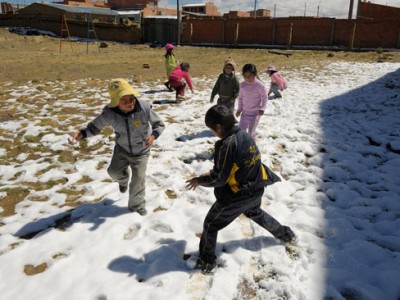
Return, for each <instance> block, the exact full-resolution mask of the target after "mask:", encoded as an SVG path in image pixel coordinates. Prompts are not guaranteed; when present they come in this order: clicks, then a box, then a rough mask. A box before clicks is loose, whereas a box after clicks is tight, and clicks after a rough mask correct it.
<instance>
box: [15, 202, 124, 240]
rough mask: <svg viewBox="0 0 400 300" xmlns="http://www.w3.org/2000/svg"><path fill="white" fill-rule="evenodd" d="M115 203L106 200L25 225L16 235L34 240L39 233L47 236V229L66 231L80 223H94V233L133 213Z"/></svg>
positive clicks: (92, 228) (83, 205)
mask: <svg viewBox="0 0 400 300" xmlns="http://www.w3.org/2000/svg"><path fill="white" fill-rule="evenodd" d="M114 202H115V201H114V200H111V199H107V198H105V199H104V200H102V201H100V202H97V203H88V204H82V205H79V206H78V207H76V208H74V209H71V210H69V211H66V212H62V213H58V214H56V215H53V216H50V217H47V218H43V219H39V220H37V221H33V222H30V223H28V224H25V225H24V226H23V227H21V228H20V229H19V230H18V231H17V232H16V233H15V234H14V235H15V236H17V237H19V238H22V239H32V238H33V237H35V236H36V235H37V234H39V233H42V234H45V233H46V232H48V231H46V230H47V229H51V228H57V229H65V228H68V227H70V226H72V225H73V224H75V223H78V222H81V223H93V226H92V227H91V228H90V229H89V230H91V231H94V230H96V229H98V228H99V227H100V225H102V224H103V223H104V222H105V221H106V219H107V218H115V217H118V216H120V215H124V214H128V213H131V212H130V211H129V210H128V208H127V207H119V206H116V205H114Z"/></svg>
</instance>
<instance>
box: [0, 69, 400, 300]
mask: <svg viewBox="0 0 400 300" xmlns="http://www.w3.org/2000/svg"><path fill="white" fill-rule="evenodd" d="M284 75H285V76H286V77H287V79H288V81H289V88H288V89H287V90H286V91H284V95H283V99H280V100H270V101H269V102H268V105H267V109H266V114H265V116H263V118H262V119H261V121H260V125H259V128H258V137H257V144H258V147H259V148H260V151H261V153H262V156H263V161H264V162H265V163H266V164H267V165H268V166H270V167H273V168H274V170H278V171H277V173H278V174H279V175H280V176H281V177H282V178H283V180H282V182H280V183H277V184H275V185H273V186H270V187H268V188H267V189H266V191H265V193H264V196H263V205H262V206H263V208H264V209H265V210H266V211H267V212H268V213H270V214H271V215H273V216H274V217H276V218H277V219H278V220H279V221H280V222H281V223H283V224H285V225H288V226H291V228H292V229H293V230H294V232H295V233H296V235H297V236H298V242H297V243H298V244H297V246H296V247H294V248H293V249H291V248H287V247H285V245H284V244H282V243H281V242H280V241H277V240H276V239H275V238H273V237H272V236H271V235H270V234H269V233H268V232H266V231H265V230H264V229H262V228H261V227H259V226H258V225H257V224H255V223H252V222H250V221H249V220H248V219H246V218H245V217H244V216H241V217H240V218H238V219H237V220H235V221H234V222H233V223H232V224H230V225H229V226H228V227H227V228H225V229H223V230H222V231H220V233H219V235H218V246H217V255H218V257H219V259H221V260H223V261H224V262H225V263H224V264H225V266H224V267H221V268H219V269H218V270H217V271H216V273H215V274H214V275H212V276H208V277H207V276H204V275H201V274H198V273H196V272H194V271H192V270H189V269H187V267H186V264H185V261H184V260H183V255H184V254H185V253H186V254H187V253H195V252H196V251H197V248H198V243H199V238H198V237H197V236H196V235H198V234H199V233H201V231H202V222H203V219H204V217H205V215H206V213H207V211H208V209H209V208H210V206H211V205H212V203H213V202H214V196H213V190H212V189H208V188H204V187H199V188H198V189H197V190H195V191H188V190H187V189H186V188H185V181H186V180H187V179H189V178H191V177H192V176H195V175H197V174H201V173H204V172H207V171H208V170H209V169H210V168H212V165H213V164H212V162H211V161H207V160H206V161H197V160H196V159H194V158H195V157H196V155H201V154H204V153H208V152H209V151H210V149H212V148H213V144H214V143H215V142H216V140H217V138H215V137H212V136H211V135H210V132H209V131H207V128H206V127H205V125H204V114H205V112H206V111H207V109H208V108H209V107H210V103H209V102H208V99H209V94H210V91H211V88H212V86H213V83H214V80H215V79H216V77H217V74H216V76H215V78H194V79H193V81H194V84H195V85H196V84H198V86H202V87H204V88H203V89H201V90H196V92H195V94H194V95H192V98H191V99H190V100H187V101H186V102H184V103H182V104H179V105H170V106H168V105H155V104H154V105H153V108H154V109H155V110H156V111H157V113H158V114H159V115H160V116H161V118H162V119H163V120H164V121H165V123H166V130H165V132H164V133H163V135H161V136H160V138H159V139H158V140H157V141H156V144H155V146H154V148H153V150H152V154H151V157H150V159H149V163H148V169H147V184H146V198H147V209H148V211H149V213H148V215H146V216H140V215H138V214H136V213H130V212H129V211H128V209H127V201H128V199H127V194H120V193H119V191H118V185H117V184H116V183H114V182H111V181H110V180H109V177H108V174H107V166H108V163H109V162H110V159H111V153H112V149H113V142H110V140H109V138H108V137H105V136H103V135H100V136H97V137H94V138H93V139H92V140H89V143H90V144H89V145H97V144H99V143H100V144H101V147H100V149H98V150H96V151H94V152H93V153H90V155H86V154H84V153H81V152H80V151H81V149H80V147H79V144H76V145H74V146H69V145H68V144H67V139H68V136H69V134H71V133H72V132H73V130H74V128H69V127H70V126H64V127H65V128H69V130H70V131H68V132H67V131H63V130H61V129H60V128H61V125H63V124H64V125H65V124H68V123H63V122H68V120H65V121H60V128H50V129H49V128H44V127H43V128H41V126H39V125H38V124H40V123H39V122H35V123H34V124H29V126H27V124H26V122H27V120H26V119H21V120H18V119H17V120H10V121H4V122H2V123H1V124H0V129H1V130H2V132H7V135H6V136H7V139H6V140H7V141H8V140H9V139H10V137H12V136H16V135H17V134H18V132H19V131H20V130H21V128H24V130H26V132H25V136H26V135H33V136H36V135H38V134H41V139H40V142H39V145H42V146H43V147H45V148H46V149H51V150H52V151H55V153H59V152H61V151H73V152H74V153H81V154H80V156H79V158H80V159H79V160H78V161H77V162H75V163H71V162H61V161H60V160H58V155H55V156H54V157H52V156H51V154H49V153H42V155H43V157H41V158H39V159H36V158H35V159H31V158H29V155H27V154H25V153H19V154H18V156H17V157H16V158H15V160H11V161H10V162H9V163H8V164H7V165H2V166H1V168H0V183H1V186H4V187H6V188H8V189H9V188H15V187H24V184H25V183H27V182H37V183H40V182H42V183H44V182H47V181H49V180H54V181H57V180H59V179H65V180H64V181H65V183H63V182H59V183H57V184H56V185H54V186H51V187H49V188H47V189H43V190H37V191H36V190H33V189H32V190H31V191H30V195H29V196H27V197H26V198H25V199H23V201H21V202H19V203H18V204H17V205H16V212H15V214H13V215H11V216H8V217H4V218H3V219H2V220H1V223H2V226H0V265H1V269H0V276H1V280H0V289H1V291H2V292H1V298H2V299H85V300H86V299H133V298H135V299H200V298H201V299H250V298H251V297H254V299H307V300H308V299H311V300H314V299H315V300H317V299H388V300H398V299H399V297H400V284H399V279H398V278H400V231H399V229H398V228H399V227H400V201H399V200H400V177H399V175H398V174H399V170H400V154H399V153H398V152H399V148H400V118H399V115H400V104H399V100H400V98H399V97H400V64H398V63H397V64H396V63H346V62H336V63H331V64H327V65H324V66H317V65H314V64H313V63H312V62H310V67H309V68H307V69H299V70H293V71H285V72H284ZM264 76H265V75H262V77H263V78H262V79H263V80H264V82H267V81H268V78H266V77H264ZM75 84H76V85H77V86H83V88H82V89H84V84H85V81H77V82H75ZM51 85H55V86H53V87H52V89H51V91H50V92H49V94H47V93H44V92H43V91H42V92H40V93H41V94H42V95H46V96H44V97H48V99H51V98H53V99H54V98H56V97H57V96H56V95H57V94H54V95H52V94H51V93H52V92H53V93H60V91H62V90H63V89H62V83H58V82H56V83H51ZM57 85H59V86H57ZM2 86H3V91H4V92H3V93H6V91H10V87H9V84H8V83H3V84H2ZM98 86H99V88H98V89H97V90H96V89H93V88H88V87H86V90H87V92H88V93H89V91H90V93H93V94H95V93H97V94H98V98H99V99H101V101H103V103H102V104H101V105H99V106H98V107H88V106H86V105H79V103H80V100H79V99H78V98H77V96H76V95H73V94H68V93H66V95H63V99H66V100H63V101H60V102H58V103H57V105H56V109H57V110H58V109H61V108H63V107H64V108H65V107H79V110H80V111H81V115H74V116H73V117H74V118H77V119H79V118H80V119H79V120H80V122H81V125H82V126H83V125H85V124H86V123H87V122H89V121H90V117H88V115H93V112H94V111H95V112H96V113H98V112H99V111H100V110H101V106H102V105H105V104H106V103H108V100H107V95H106V89H105V88H106V83H104V82H100V81H99V82H98ZM82 89H81V90H80V93H83V92H84V91H82ZM139 89H140V91H141V94H142V96H141V98H142V99H144V100H147V101H150V102H152V101H154V100H161V99H173V97H174V96H173V93H168V92H166V91H165V92H157V93H153V92H152V90H156V91H158V90H162V89H163V86H162V83H161V82H160V83H158V84H156V85H154V84H150V83H144V84H142V85H141V86H139ZM56 91H58V92H56ZM37 93H39V91H38V90H37V89H36V87H35V84H34V83H30V84H28V85H24V86H20V87H16V88H14V89H13V90H12V91H10V92H9V96H10V97H9V99H8V100H6V101H8V102H7V103H8V105H12V103H13V102H14V101H15V99H18V98H19V97H20V96H21V95H25V96H27V97H35V95H36V94H37ZM189 95H190V94H189ZM68 97H69V98H68ZM27 102H28V101H27ZM42 104H43V103H42ZM52 106H53V107H52ZM53 108H54V105H43V106H42V107H41V109H40V110H38V112H39V114H38V115H36V118H35V120H36V121H37V120H40V118H41V117H43V118H46V116H48V115H49V113H50V111H53ZM50 114H51V113H50ZM179 137H184V138H182V140H184V141H177V140H176V138H179ZM2 140H4V139H2ZM0 145H3V144H0ZM39 149H40V148H39ZM6 155H7V151H6V149H3V148H0V158H1V157H5V156H6ZM187 159H194V160H193V161H192V162H191V163H190V164H188V163H185V162H184V160H187ZM99 163H103V164H99ZM51 165H56V166H57V167H56V168H49V166H51ZM39 171H41V173H40V175H37V172H39ZM17 175H18V176H17ZM84 176H85V177H87V178H89V180H88V182H86V181H84V182H80V179H82V178H83V177H84ZM62 189H76V190H78V191H80V194H79V201H80V202H81V203H82V204H80V205H78V206H77V207H76V208H75V209H74V210H72V211H69V210H70V209H71V207H69V206H67V205H65V204H67V202H66V198H67V196H66V194H64V193H62ZM6 196H7V192H6V190H5V189H3V188H0V201H3V199H4V198H5V197H6ZM32 197H44V198H45V199H47V200H45V201H34V199H33V198H32ZM1 223H0V224H1ZM57 224H58V225H57ZM38 231H40V232H39V233H38V234H36V235H34V236H29V233H35V232H38ZM22 237H25V238H22ZM43 263H45V264H47V268H46V269H45V271H43V272H41V273H37V274H34V275H27V274H26V273H24V269H25V268H26V266H27V265H32V266H39V265H41V264H43ZM251 295H252V296H251Z"/></svg>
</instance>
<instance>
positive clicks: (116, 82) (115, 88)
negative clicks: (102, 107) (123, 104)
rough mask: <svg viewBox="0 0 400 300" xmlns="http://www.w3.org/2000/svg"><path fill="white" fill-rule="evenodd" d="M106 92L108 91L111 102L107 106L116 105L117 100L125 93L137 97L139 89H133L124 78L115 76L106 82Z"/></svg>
mask: <svg viewBox="0 0 400 300" xmlns="http://www.w3.org/2000/svg"><path fill="white" fill-rule="evenodd" d="M108 92H109V93H110V98H111V102H110V104H108V107H116V106H118V104H119V100H120V99H121V98H122V97H123V96H126V95H134V96H135V97H138V96H139V95H140V94H139V91H138V90H135V89H134V88H133V87H132V86H131V85H130V84H129V83H128V82H127V81H126V80H125V79H123V78H116V79H112V80H111V82H110V83H109V84H108Z"/></svg>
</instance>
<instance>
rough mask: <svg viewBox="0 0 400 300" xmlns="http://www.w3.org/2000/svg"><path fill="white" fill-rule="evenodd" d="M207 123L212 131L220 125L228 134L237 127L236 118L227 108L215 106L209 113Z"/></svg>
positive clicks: (206, 118)
mask: <svg viewBox="0 0 400 300" xmlns="http://www.w3.org/2000/svg"><path fill="white" fill-rule="evenodd" d="M205 123H206V126H207V127H208V128H210V129H212V130H215V129H216V127H217V125H218V124H219V125H221V128H222V130H223V132H224V133H227V132H229V131H230V130H231V129H232V128H233V127H234V126H235V124H236V118H235V116H234V115H233V114H232V113H231V111H230V110H229V109H228V108H227V107H226V106H224V105H214V106H211V107H210V109H209V110H208V111H207V113H206V117H205Z"/></svg>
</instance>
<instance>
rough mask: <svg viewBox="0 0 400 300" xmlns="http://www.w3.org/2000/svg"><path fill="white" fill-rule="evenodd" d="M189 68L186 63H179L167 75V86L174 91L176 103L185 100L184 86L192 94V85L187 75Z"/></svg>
mask: <svg viewBox="0 0 400 300" xmlns="http://www.w3.org/2000/svg"><path fill="white" fill-rule="evenodd" d="M189 68H190V65H189V64H188V63H181V64H180V65H179V66H177V67H176V68H175V69H174V70H173V71H172V72H171V73H170V74H169V77H168V82H169V86H170V87H172V88H173V89H174V90H175V91H176V101H181V100H185V99H186V98H185V88H186V84H187V85H188V86H189V88H190V90H191V91H192V93H193V85H192V81H191V80H190V76H189V73H188V72H189ZM183 79H184V80H183ZM185 81H186V83H185Z"/></svg>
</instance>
